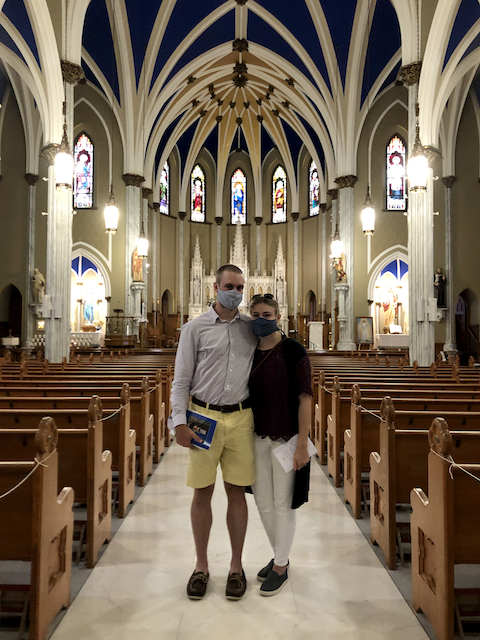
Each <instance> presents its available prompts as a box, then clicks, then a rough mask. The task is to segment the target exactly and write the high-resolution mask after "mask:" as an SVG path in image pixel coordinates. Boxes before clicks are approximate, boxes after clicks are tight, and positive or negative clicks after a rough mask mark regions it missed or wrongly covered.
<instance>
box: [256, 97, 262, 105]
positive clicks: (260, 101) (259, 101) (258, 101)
mask: <svg viewBox="0 0 480 640" xmlns="http://www.w3.org/2000/svg"><path fill="white" fill-rule="evenodd" d="M257 104H258V106H260V105H261V104H262V99H261V98H258V100H257Z"/></svg>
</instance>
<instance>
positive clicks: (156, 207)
mask: <svg viewBox="0 0 480 640" xmlns="http://www.w3.org/2000/svg"><path fill="white" fill-rule="evenodd" d="M153 210H154V211H156V212H157V213H158V212H159V211H160V203H159V202H154V203H153Z"/></svg>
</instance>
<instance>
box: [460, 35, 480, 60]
mask: <svg viewBox="0 0 480 640" xmlns="http://www.w3.org/2000/svg"><path fill="white" fill-rule="evenodd" d="M478 47H480V33H479V34H478V36H477V37H476V38H474V39H473V40H472V42H471V44H470V45H469V47H468V48H467V50H466V51H465V53H464V54H463V56H462V60H463V59H464V58H466V57H467V56H468V55H470V54H471V53H472V52H473V51H475V49H478Z"/></svg>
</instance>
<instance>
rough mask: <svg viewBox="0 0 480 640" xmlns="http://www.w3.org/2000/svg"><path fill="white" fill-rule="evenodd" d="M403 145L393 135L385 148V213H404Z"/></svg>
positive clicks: (404, 151)
mask: <svg viewBox="0 0 480 640" xmlns="http://www.w3.org/2000/svg"><path fill="white" fill-rule="evenodd" d="M405 157H406V149H405V143H404V142H403V140H402V139H401V138H400V137H399V136H398V135H394V136H393V138H392V139H391V140H390V142H389V143H388V146H387V211H405V209H406V204H407V202H406V198H405Z"/></svg>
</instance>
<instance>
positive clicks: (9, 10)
mask: <svg viewBox="0 0 480 640" xmlns="http://www.w3.org/2000/svg"><path fill="white" fill-rule="evenodd" d="M2 11H3V13H4V14H5V15H6V16H7V18H8V19H9V20H10V22H11V23H12V24H13V26H14V27H16V28H17V29H18V31H19V32H20V33H21V34H22V36H23V39H24V40H25V42H26V43H27V44H28V46H29V47H30V51H31V52H32V53H33V55H34V56H35V59H36V61H37V62H38V65H39V66H41V65H40V58H39V55H38V50H37V43H36V42H35V36H34V35H33V30H32V25H31V24H30V18H29V17H28V13H27V10H26V9H25V4H24V2H23V0H6V2H5V4H4V5H3V9H2Z"/></svg>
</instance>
